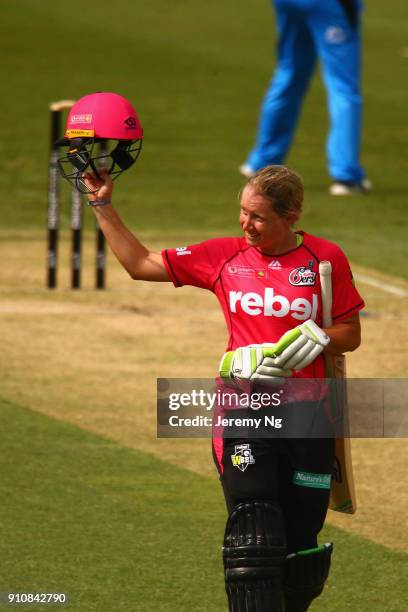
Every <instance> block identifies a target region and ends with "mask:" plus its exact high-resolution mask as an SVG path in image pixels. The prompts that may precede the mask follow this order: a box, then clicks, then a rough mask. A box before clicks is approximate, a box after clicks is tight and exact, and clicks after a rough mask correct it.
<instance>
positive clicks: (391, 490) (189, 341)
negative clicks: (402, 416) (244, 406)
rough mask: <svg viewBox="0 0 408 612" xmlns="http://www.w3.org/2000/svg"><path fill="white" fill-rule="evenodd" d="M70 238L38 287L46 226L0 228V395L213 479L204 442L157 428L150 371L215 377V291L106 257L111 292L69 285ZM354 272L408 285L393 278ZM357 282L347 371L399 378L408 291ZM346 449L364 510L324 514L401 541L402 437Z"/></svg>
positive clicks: (402, 544)
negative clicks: (48, 284) (55, 268)
mask: <svg viewBox="0 0 408 612" xmlns="http://www.w3.org/2000/svg"><path fill="white" fill-rule="evenodd" d="M146 242H147V244H150V245H151V244H152V241H149V240H148V237H147V238H146ZM173 244H174V245H175V244H176V242H173ZM85 247H86V248H85V255H86V260H87V262H88V263H87V264H86V263H85V266H87V267H88V268H89V270H88V271H87V272H86V273H85V274H84V286H85V287H91V286H92V282H93V279H92V278H91V274H92V271H93V258H94V251H93V242H91V241H89V242H86V244H85ZM68 248H69V247H68V244H63V245H61V254H62V262H61V263H62V265H61V268H60V271H59V277H60V283H61V287H62V288H61V289H58V290H56V291H54V292H51V291H47V290H46V289H45V288H44V286H45V252H44V235H43V234H42V233H41V232H18V233H16V234H15V235H10V234H9V235H3V236H1V235H0V255H1V260H2V268H1V271H0V279H1V283H0V286H1V290H0V292H1V293H0V318H1V324H2V325H1V327H2V334H1V337H2V354H1V378H2V392H1V395H2V397H3V398H6V399H10V400H13V401H15V402H18V403H20V404H21V405H24V406H27V407H30V408H31V409H34V410H38V411H39V412H43V413H46V414H48V415H51V416H53V417H55V418H57V419H61V420H65V421H68V422H71V423H74V424H75V425H77V426H79V427H82V428H85V429H89V430H91V431H94V432H96V433H99V434H102V435H104V436H107V437H109V438H112V439H114V440H117V441H119V442H120V443H122V444H124V445H126V446H128V447H132V448H137V449H140V450H143V451H146V452H148V453H152V454H154V455H156V456H159V457H160V458H162V459H165V460H167V461H170V462H173V463H174V464H178V465H181V466H183V467H185V468H188V469H190V470H194V471H196V472H199V473H201V474H206V475H209V476H211V477H213V478H216V473H215V468H214V467H213V465H212V459H211V451H210V443H209V440H205V439H203V440H201V439H195V440H189V439H184V440H181V439H178V440H171V439H160V440H158V439H157V438H156V404H155V399H156V378H157V377H171V378H177V377H180V378H190V377H191V378H197V377H199V378H206V377H212V376H214V374H215V371H216V368H217V365H218V360H219V357H220V355H221V354H222V353H223V351H224V348H225V344H226V328H225V324H224V321H223V317H222V314H221V311H220V309H219V307H218V303H217V301H216V299H215V297H214V296H213V295H211V294H207V292H204V291H199V290H197V289H193V288H184V289H178V290H175V289H174V288H173V287H172V286H171V285H170V284H154V283H143V282H137V283H136V282H134V281H131V280H130V279H129V278H128V276H127V275H126V273H125V272H123V271H122V270H121V269H120V268H119V266H118V265H117V264H116V263H115V262H114V261H113V257H112V256H111V255H109V265H108V276H107V284H108V290H107V291H104V292H96V291H93V290H90V289H84V290H82V291H79V292H73V291H70V290H68V275H69V273H68V270H67V257H68V256H67V253H66V254H65V255H64V249H65V251H66V250H67V249H68ZM157 248H159V247H158V246H157ZM91 268H92V271H91ZM354 272H355V273H357V274H358V273H362V274H368V275H371V276H375V277H376V278H377V280H379V281H380V282H383V283H386V282H391V283H392V284H394V285H397V286H399V287H400V288H402V289H403V290H404V289H405V290H406V289H407V283H405V282H403V281H401V280H399V279H389V278H388V277H385V276H384V275H379V274H377V273H373V272H370V271H367V270H362V269H360V268H358V267H357V266H354ZM358 286H359V290H360V292H361V293H362V294H363V296H364V298H365V300H366V303H367V314H368V316H367V317H364V318H362V327H363V344H362V346H361V348H360V349H359V350H358V351H357V352H356V353H354V354H351V355H350V356H349V357H348V374H349V376H352V377H366V378H375V377H378V378H387V377H389V378H397V377H403V376H406V372H407V352H406V351H407V348H406V347H407V345H408V342H407V340H408V335H407V329H408V321H407V315H406V312H407V308H406V298H405V299H404V298H403V297H398V296H393V295H390V294H387V293H386V292H385V291H383V290H381V289H380V288H373V287H371V286H368V285H366V284H364V283H358ZM380 347H381V350H380ZM193 362H194V368H193V367H192V364H193ZM352 448H353V457H354V466H355V477H356V486H357V494H358V504H359V509H358V512H357V514H356V515H354V516H348V515H340V514H338V513H333V512H330V513H329V517H328V521H329V522H330V523H332V524H334V525H337V526H340V527H342V528H344V529H347V530H349V531H352V532H355V533H358V534H360V535H362V536H365V537H367V538H371V539H372V540H375V541H376V542H379V543H381V544H384V545H386V546H389V547H392V548H396V549H400V550H404V551H408V487H407V482H406V465H405V463H406V453H407V450H408V444H407V440H406V439H359V440H353V441H352ZM220 495H221V492H220Z"/></svg>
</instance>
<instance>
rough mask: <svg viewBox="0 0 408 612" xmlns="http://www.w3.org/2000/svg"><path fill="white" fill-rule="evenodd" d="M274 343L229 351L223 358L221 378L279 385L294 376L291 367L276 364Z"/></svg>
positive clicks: (220, 369) (220, 368)
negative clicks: (273, 353)
mask: <svg viewBox="0 0 408 612" xmlns="http://www.w3.org/2000/svg"><path fill="white" fill-rule="evenodd" d="M273 349H274V345H273V344H252V345H249V346H242V347H240V348H238V349H236V350H235V351H228V353H225V354H224V355H223V357H222V359H221V363H220V367H219V371H220V376H221V378H224V379H229V380H237V381H242V380H251V381H254V382H259V383H263V384H265V385H279V384H282V382H284V379H285V378H288V377H289V376H292V372H291V371H290V369H289V368H286V367H285V369H283V368H282V367H280V366H276V365H275V361H276V359H275V358H274V357H272V351H273Z"/></svg>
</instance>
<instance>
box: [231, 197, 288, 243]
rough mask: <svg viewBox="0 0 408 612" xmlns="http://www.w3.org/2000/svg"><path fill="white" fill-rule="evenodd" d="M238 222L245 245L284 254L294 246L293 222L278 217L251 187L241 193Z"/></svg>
mask: <svg viewBox="0 0 408 612" xmlns="http://www.w3.org/2000/svg"><path fill="white" fill-rule="evenodd" d="M239 222H240V224H241V228H242V231H243V232H244V235H245V240H246V242H247V244H248V245H250V246H256V247H258V248H260V249H262V251H264V252H265V253H270V254H277V253H284V252H285V251H287V250H289V249H290V248H293V246H294V240H296V238H295V236H294V233H293V232H292V229H291V227H292V222H293V220H292V219H291V218H287V217H281V216H280V215H278V214H277V213H276V212H275V211H274V210H273V208H272V205H271V202H270V201H269V200H268V199H267V198H265V197H264V196H263V195H260V194H259V193H257V192H256V191H255V190H254V188H253V187H252V186H251V185H247V186H246V187H245V188H244V190H243V192H242V197H241V211H240V215H239Z"/></svg>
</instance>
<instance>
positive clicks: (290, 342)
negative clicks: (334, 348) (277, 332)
mask: <svg viewBox="0 0 408 612" xmlns="http://www.w3.org/2000/svg"><path fill="white" fill-rule="evenodd" d="M329 342H330V338H329V336H327V334H326V333H325V332H324V331H323V330H322V329H320V327H319V326H318V325H316V323H315V322H314V321H312V319H309V320H308V321H306V322H305V323H302V324H301V325H298V326H297V327H295V328H294V329H291V330H289V331H287V332H286V333H285V334H283V336H282V337H281V338H280V339H279V341H278V342H277V343H276V344H275V345H274V347H273V355H274V357H275V359H274V363H275V365H276V366H278V367H280V368H285V369H288V370H301V369H302V368H305V367H306V366H308V365H310V364H311V363H312V362H313V361H314V360H315V359H316V357H317V356H318V355H320V353H321V352H322V351H323V350H324V348H325V347H326V346H327V345H328V344H329Z"/></svg>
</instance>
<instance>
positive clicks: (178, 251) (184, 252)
mask: <svg viewBox="0 0 408 612" xmlns="http://www.w3.org/2000/svg"><path fill="white" fill-rule="evenodd" d="M176 254H177V255H191V251H189V249H188V247H177V248H176Z"/></svg>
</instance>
